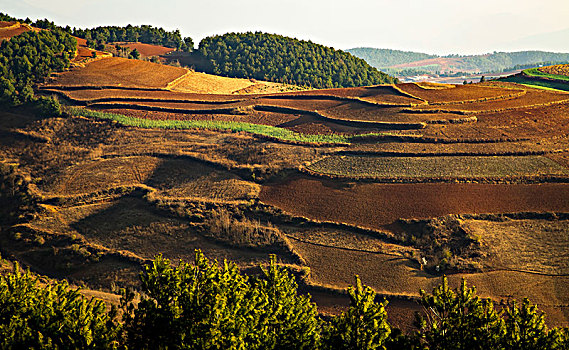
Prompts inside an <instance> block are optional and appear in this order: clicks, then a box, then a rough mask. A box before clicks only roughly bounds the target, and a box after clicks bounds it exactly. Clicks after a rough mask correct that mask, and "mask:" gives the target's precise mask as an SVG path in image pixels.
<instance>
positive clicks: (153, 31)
mask: <svg viewBox="0 0 569 350" xmlns="http://www.w3.org/2000/svg"><path fill="white" fill-rule="evenodd" d="M73 35H75V36H78V37H80V38H83V39H87V40H89V43H91V45H92V46H94V47H96V46H97V45H99V44H104V43H111V42H117V41H130V42H141V43H146V44H154V45H162V46H166V47H171V48H174V49H177V50H181V51H187V52H191V51H192V50H193V48H194V42H193V40H192V38H189V37H186V38H182V35H181V34H180V31H179V30H174V31H171V32H169V31H166V30H164V29H163V28H157V27H153V26H149V25H142V26H132V25H130V24H129V25H127V26H126V27H118V26H106V27H96V28H92V29H74V30H73Z"/></svg>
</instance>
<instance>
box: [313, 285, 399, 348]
mask: <svg viewBox="0 0 569 350" xmlns="http://www.w3.org/2000/svg"><path fill="white" fill-rule="evenodd" d="M348 295H349V296H350V308H349V309H348V311H347V312H344V313H342V314H341V315H340V316H338V317H335V318H334V319H332V321H331V322H330V324H329V325H328V326H327V327H325V329H324V344H323V345H324V348H327V349H354V350H355V349H385V343H386V342H387V340H388V338H389V335H390V333H391V327H390V326H389V324H388V323H387V312H386V311H385V305H386V304H387V302H384V303H376V302H375V292H374V291H373V290H372V289H371V288H370V287H367V286H363V285H362V282H361V280H360V278H359V277H358V276H356V286H355V287H352V286H350V287H348Z"/></svg>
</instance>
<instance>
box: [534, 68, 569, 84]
mask: <svg viewBox="0 0 569 350" xmlns="http://www.w3.org/2000/svg"><path fill="white" fill-rule="evenodd" d="M524 74H527V75H529V76H531V77H537V78H550V79H557V80H564V81H568V82H569V77H568V76H566V75H557V74H549V73H545V72H542V71H540V70H539V69H538V68H530V69H526V70H524Z"/></svg>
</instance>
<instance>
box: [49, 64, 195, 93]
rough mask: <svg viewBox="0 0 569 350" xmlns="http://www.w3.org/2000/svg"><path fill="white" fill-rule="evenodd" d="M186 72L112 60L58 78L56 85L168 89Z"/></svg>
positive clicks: (162, 66)
mask: <svg viewBox="0 0 569 350" xmlns="http://www.w3.org/2000/svg"><path fill="white" fill-rule="evenodd" d="M186 73H187V70H186V69H184V68H177V67H171V66H165V65H161V64H157V63H151V62H145V61H138V60H129V59H126V58H119V57H111V58H105V59H101V60H97V61H94V62H91V63H89V64H88V65H87V66H85V67H83V68H76V69H73V70H71V71H69V72H64V73H62V74H61V75H60V76H58V78H57V80H56V82H55V83H54V85H57V86H119V87H134V88H165V87H166V86H167V85H168V83H170V82H171V81H173V80H175V79H177V78H179V77H181V76H183V75H184V74H186Z"/></svg>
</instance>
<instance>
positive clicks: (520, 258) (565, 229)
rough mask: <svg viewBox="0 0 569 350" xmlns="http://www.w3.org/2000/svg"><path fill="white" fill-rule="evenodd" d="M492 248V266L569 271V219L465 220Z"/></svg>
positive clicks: (475, 233)
mask: <svg viewBox="0 0 569 350" xmlns="http://www.w3.org/2000/svg"><path fill="white" fill-rule="evenodd" d="M463 225H464V226H465V228H466V229H467V230H468V231H470V234H471V235H473V236H477V237H479V239H480V242H481V243H482V246H483V249H485V250H487V251H488V252H489V256H488V259H486V260H485V261H484V263H485V265H486V266H488V268H490V269H494V268H495V269H512V270H525V271H535V272H538V273H543V274H553V275H559V274H563V275H569V222H568V221H567V220H556V219H550V220H544V219H525V220H513V219H504V220H501V221H500V220H496V221H494V220H492V221H491V220H476V219H470V220H465V221H464V224H463Z"/></svg>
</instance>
